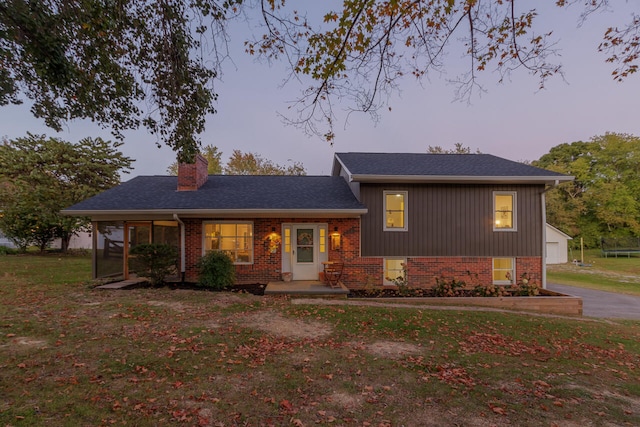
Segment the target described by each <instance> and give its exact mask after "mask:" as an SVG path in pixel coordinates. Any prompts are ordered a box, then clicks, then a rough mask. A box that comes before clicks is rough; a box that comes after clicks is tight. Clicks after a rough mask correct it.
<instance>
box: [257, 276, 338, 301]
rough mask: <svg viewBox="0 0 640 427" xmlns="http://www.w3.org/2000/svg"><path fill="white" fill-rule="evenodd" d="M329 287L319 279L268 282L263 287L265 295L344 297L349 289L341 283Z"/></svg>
mask: <svg viewBox="0 0 640 427" xmlns="http://www.w3.org/2000/svg"><path fill="white" fill-rule="evenodd" d="M338 285H339V286H336V287H331V286H329V285H328V284H327V283H324V282H321V281H319V280H294V281H291V282H269V283H267V287H266V288H265V289H264V294H265V295H294V296H298V295H304V296H322V297H339V298H346V297H347V294H348V293H349V289H347V287H346V286H344V285H343V284H342V283H340V282H339V283H338Z"/></svg>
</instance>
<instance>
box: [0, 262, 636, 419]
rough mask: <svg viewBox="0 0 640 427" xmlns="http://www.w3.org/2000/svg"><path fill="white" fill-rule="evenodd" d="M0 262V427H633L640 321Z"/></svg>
mask: <svg viewBox="0 0 640 427" xmlns="http://www.w3.org/2000/svg"><path fill="white" fill-rule="evenodd" d="M89 274H90V262H89V260H88V259H87V258H76V257H52V256H46V257H38V256H31V257H27V256H24V257H12V256H5V257H0V278H2V279H3V280H2V284H1V285H0V372H2V375H0V395H1V396H2V399H0V425H12V426H20V425H60V426H78V425H105V426H107V425H135V426H165V425H189V426H192V425H201V426H230V425H248V426H269V425H273V426H282V425H294V426H311V425H353V426H365V425H370V426H399V425H405V426H424V425H434V426H435V425H438V426H446V425H449V426H455V425H482V426H490V425H497V426H506V425H518V426H539V425H544V426H553V425H557V426H564V425H568V426H578V425H594V426H599V425H602V426H604V425H640V386H639V385H638V384H640V322H617V323H614V322H611V321H607V322H599V321H594V320H582V319H575V318H568V319H564V318H557V317H545V316H534V315H522V314H508V313H496V312H481V311H478V312H476V311H469V310H462V309H455V308H454V309H444V310H422V309H414V308H396V307H388V306H384V305H380V306H379V307H369V306H359V305H342V304H339V305H326V306H325V305H318V304H309V303H302V304H301V303H299V302H298V303H293V302H294V301H291V300H289V299H287V298H270V297H257V296H253V295H241V294H232V293H216V292H201V291H197V290H170V289H168V288H158V289H135V290H127V291H100V290H96V289H92V288H91V287H90V286H89V285H88V284H87V283H86V282H85V281H86V280H87V279H88V276H89Z"/></svg>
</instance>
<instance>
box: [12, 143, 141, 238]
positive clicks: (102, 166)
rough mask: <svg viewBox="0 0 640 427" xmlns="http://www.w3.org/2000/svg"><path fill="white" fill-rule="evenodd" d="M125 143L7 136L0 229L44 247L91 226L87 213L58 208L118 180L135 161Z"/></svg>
mask: <svg viewBox="0 0 640 427" xmlns="http://www.w3.org/2000/svg"><path fill="white" fill-rule="evenodd" d="M120 145H121V144H119V143H112V142H110V141H104V140H102V139H100V138H96V139H91V138H85V139H83V140H81V141H80V142H78V143H77V144H72V143H70V142H66V141H62V140H60V139H57V138H46V137H45V136H44V135H32V134H28V135H27V137H24V138H17V139H14V140H8V141H4V142H3V143H2V144H1V145H0V201H1V205H0V210H2V216H1V217H0V229H2V230H3V232H4V234H6V235H7V237H9V238H12V239H14V241H16V243H17V244H18V246H21V247H26V246H28V245H30V244H37V245H38V246H39V247H40V248H41V250H44V249H45V248H46V247H47V245H48V244H49V243H50V242H51V240H53V239H54V238H57V237H59V238H61V239H62V248H63V250H66V248H67V246H68V243H69V239H70V238H71V236H72V235H73V234H74V233H76V232H77V231H79V230H81V229H82V228H83V227H85V226H86V225H87V222H88V221H87V219H86V218H74V217H66V216H62V215H60V213H59V212H60V210H61V209H64V208H66V207H69V206H71V205H73V204H75V203H78V202H80V201H82V200H84V199H86V198H88V197H91V196H94V195H96V194H98V193H100V192H102V191H104V190H107V189H109V188H111V187H113V186H115V185H117V184H119V183H120V177H119V172H124V173H128V170H129V169H131V162H132V160H131V159H130V158H128V157H125V156H124V155H123V154H122V153H120V152H119V151H118V150H117V148H118V147H119V146H120Z"/></svg>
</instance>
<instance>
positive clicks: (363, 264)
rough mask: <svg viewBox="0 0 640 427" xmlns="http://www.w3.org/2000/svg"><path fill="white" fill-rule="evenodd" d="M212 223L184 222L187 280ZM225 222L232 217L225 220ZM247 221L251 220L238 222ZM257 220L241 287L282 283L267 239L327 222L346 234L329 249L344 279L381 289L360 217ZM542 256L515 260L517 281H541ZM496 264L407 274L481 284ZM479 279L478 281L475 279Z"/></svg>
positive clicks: (421, 266) (377, 261)
mask: <svg viewBox="0 0 640 427" xmlns="http://www.w3.org/2000/svg"><path fill="white" fill-rule="evenodd" d="M211 220H212V219H185V220H183V221H184V223H185V237H186V239H185V240H186V253H185V255H186V275H185V277H186V280H187V281H193V282H195V281H196V280H197V270H196V265H197V262H198V260H199V259H200V257H202V242H203V239H202V231H203V229H202V222H203V221H211ZM225 221H233V219H227V218H225ZM238 221H247V219H238ZM250 221H252V222H253V237H254V254H253V264H250V265H236V280H237V282H238V283H267V282H270V281H279V280H281V273H282V271H281V269H282V244H280V245H279V246H278V248H277V250H276V252H275V253H271V252H270V251H269V242H268V240H267V236H268V235H270V234H271V233H272V230H273V229H275V230H276V233H277V234H278V236H279V237H280V238H282V236H280V233H281V231H282V224H283V223H297V224H303V223H322V224H328V232H329V234H331V233H332V232H333V231H334V229H335V228H337V230H338V232H339V233H340V235H341V247H340V249H339V250H333V249H331V247H330V245H328V258H329V260H330V261H343V262H344V263H345V270H344V273H343V277H342V281H343V283H344V284H345V285H346V286H348V287H350V288H358V287H363V286H382V285H383V270H384V265H383V263H384V260H383V258H379V257H361V256H360V219H358V218H339V219H326V218H255V219H252V220H250ZM542 262H543V260H542V257H523V258H516V277H515V278H516V279H518V278H520V276H521V275H522V274H523V273H527V274H528V275H529V276H530V277H531V279H533V280H534V281H536V282H537V283H541V278H542ZM492 270H493V262H492V258H489V257H428V258H421V257H408V258H407V276H408V282H409V285H410V286H415V287H432V286H434V285H435V278H436V277H440V276H444V277H445V278H447V279H451V278H456V279H458V280H464V281H467V282H471V281H473V280H477V282H478V283H491V282H492ZM470 274H471V276H476V275H477V279H475V278H473V279H472V278H471V276H470Z"/></svg>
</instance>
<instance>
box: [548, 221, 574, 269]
mask: <svg viewBox="0 0 640 427" xmlns="http://www.w3.org/2000/svg"><path fill="white" fill-rule="evenodd" d="M545 232H546V236H547V245H546V253H547V256H546V259H547V264H564V263H566V262H567V261H568V258H569V257H568V255H567V242H568V241H569V240H573V239H572V238H571V237H569V236H567V235H566V234H564V233H563V232H562V231H560V230H558V229H557V228H555V227H554V226H552V225H549V224H547V228H546V230H545Z"/></svg>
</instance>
